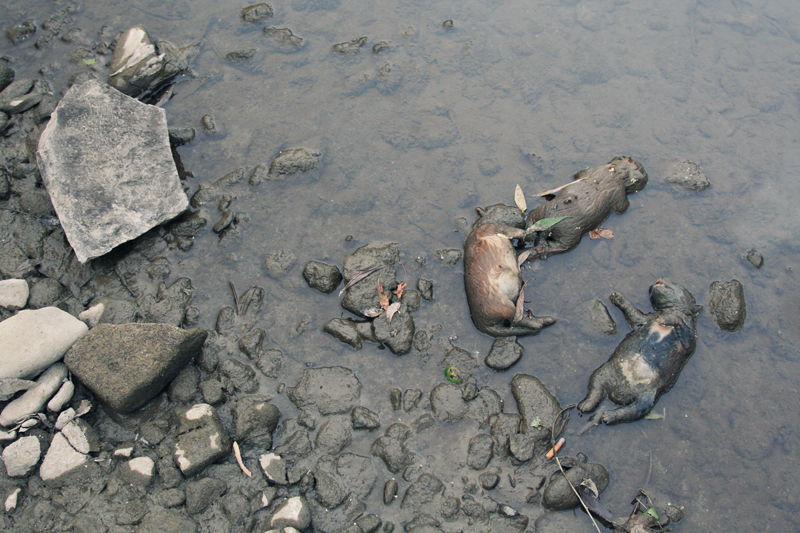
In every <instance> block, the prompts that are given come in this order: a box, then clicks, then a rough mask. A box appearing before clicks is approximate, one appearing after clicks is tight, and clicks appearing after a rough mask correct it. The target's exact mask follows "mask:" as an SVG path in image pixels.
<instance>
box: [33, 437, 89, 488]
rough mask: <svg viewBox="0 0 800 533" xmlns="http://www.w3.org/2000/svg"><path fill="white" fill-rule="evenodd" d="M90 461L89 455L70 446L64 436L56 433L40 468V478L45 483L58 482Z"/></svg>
mask: <svg viewBox="0 0 800 533" xmlns="http://www.w3.org/2000/svg"><path fill="white" fill-rule="evenodd" d="M88 459H89V457H88V456H87V455H84V454H82V453H80V452H78V451H77V450H75V448H73V447H72V446H70V444H69V441H68V440H67V438H66V437H65V436H64V435H62V434H61V433H56V434H55V436H54V437H53V442H51V443H50V448H48V450H47V455H45V456H44V461H42V466H40V467H39V477H40V478H42V481H44V482H45V483H48V482H57V481H58V480H59V478H61V477H62V476H65V475H67V474H69V473H70V472H72V471H73V470H75V469H77V468H80V467H81V466H83V465H84V463H86V461H87V460H88Z"/></svg>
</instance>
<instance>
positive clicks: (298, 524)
mask: <svg viewBox="0 0 800 533" xmlns="http://www.w3.org/2000/svg"><path fill="white" fill-rule="evenodd" d="M310 525H311V510H310V509H309V507H308V502H307V501H306V499H305V498H303V497H302V496H294V497H292V498H289V499H288V500H286V501H285V502H283V503H282V504H280V505H279V506H278V508H277V509H276V510H275V513H273V515H272V516H271V517H270V519H269V527H271V528H281V527H293V528H295V529H297V530H299V531H305V530H306V529H307V528H308V526H310Z"/></svg>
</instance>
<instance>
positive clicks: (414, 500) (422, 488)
mask: <svg viewBox="0 0 800 533" xmlns="http://www.w3.org/2000/svg"><path fill="white" fill-rule="evenodd" d="M443 493H444V483H442V482H441V480H439V478H437V477H436V476H434V475H433V474H427V473H426V474H422V475H420V476H419V477H418V478H417V480H416V481H415V482H414V483H412V484H411V485H409V487H408V489H406V493H405V494H403V500H402V501H401V502H400V508H401V509H405V508H412V509H418V508H419V507H421V506H422V505H423V504H425V503H428V502H431V501H433V499H434V498H435V497H436V496H437V495H439V494H443Z"/></svg>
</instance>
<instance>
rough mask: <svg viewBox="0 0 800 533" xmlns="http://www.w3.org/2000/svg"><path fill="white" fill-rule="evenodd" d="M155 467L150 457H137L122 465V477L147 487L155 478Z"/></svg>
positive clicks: (129, 481) (128, 481) (126, 480)
mask: <svg viewBox="0 0 800 533" xmlns="http://www.w3.org/2000/svg"><path fill="white" fill-rule="evenodd" d="M155 468H156V464H155V462H153V460H152V459H150V458H149V457H135V458H133V459H131V460H130V461H127V462H126V463H125V464H123V465H121V466H120V471H119V473H120V478H121V479H122V480H123V481H125V482H126V483H130V484H131V485H140V486H143V487H146V486H147V485H149V484H150V482H151V481H152V480H153V474H154V472H155Z"/></svg>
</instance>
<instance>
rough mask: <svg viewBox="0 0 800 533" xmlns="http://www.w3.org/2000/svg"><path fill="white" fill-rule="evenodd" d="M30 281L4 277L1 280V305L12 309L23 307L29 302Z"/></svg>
mask: <svg viewBox="0 0 800 533" xmlns="http://www.w3.org/2000/svg"><path fill="white" fill-rule="evenodd" d="M29 294H30V293H29V290H28V282H27V281H25V280H24V279H4V280H3V281H0V307H5V308H6V309H8V310H10V311H16V310H17V309H22V308H23V307H25V304H26V303H28V295H29Z"/></svg>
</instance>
